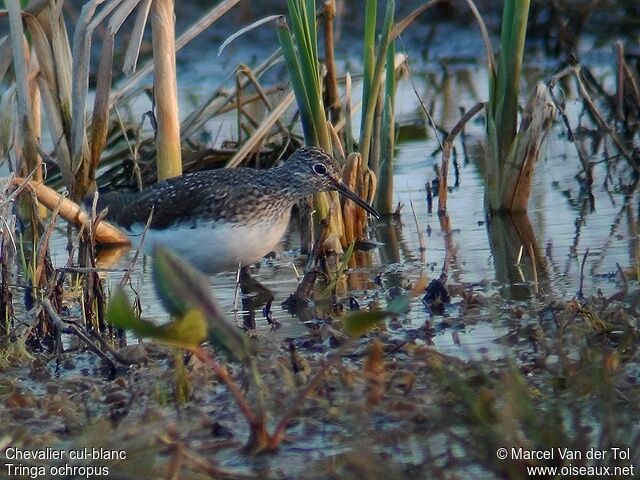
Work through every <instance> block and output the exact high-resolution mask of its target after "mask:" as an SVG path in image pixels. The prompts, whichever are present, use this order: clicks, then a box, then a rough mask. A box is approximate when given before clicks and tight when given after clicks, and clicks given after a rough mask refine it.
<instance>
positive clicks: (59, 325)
mask: <svg viewBox="0 0 640 480" xmlns="http://www.w3.org/2000/svg"><path fill="white" fill-rule="evenodd" d="M40 304H41V305H42V306H43V307H44V309H45V310H46V311H47V314H49V318H50V319H51V322H52V323H53V324H54V326H55V327H56V329H57V330H58V331H60V332H69V333H73V334H74V335H76V336H77V337H78V338H80V340H82V341H83V342H84V343H86V345H87V346H88V347H89V350H91V351H92V352H93V353H95V354H96V355H98V356H99V357H100V358H102V359H103V360H104V361H106V362H107V363H109V366H110V367H111V368H115V364H114V363H113V360H112V359H111V358H110V357H109V355H107V354H106V353H104V352H103V351H102V350H100V348H99V347H98V346H97V345H96V344H95V343H93V342H92V341H91V339H90V338H89V337H87V335H86V334H85V333H84V332H83V331H82V330H80V329H79V328H78V327H77V326H76V325H74V324H72V323H65V322H63V321H62V319H61V318H60V316H59V315H58V312H56V310H55V309H54V308H53V305H51V302H50V301H49V299H48V298H43V299H42V300H41V301H40ZM114 358H115V357H114ZM115 359H116V360H117V361H119V360H118V359H117V358H115ZM125 365H127V366H129V365H131V363H125Z"/></svg>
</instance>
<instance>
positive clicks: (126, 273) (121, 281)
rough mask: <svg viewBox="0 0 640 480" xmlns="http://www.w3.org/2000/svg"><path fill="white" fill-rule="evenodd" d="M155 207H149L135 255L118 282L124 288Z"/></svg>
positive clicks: (140, 249) (138, 254)
mask: <svg viewBox="0 0 640 480" xmlns="http://www.w3.org/2000/svg"><path fill="white" fill-rule="evenodd" d="M154 208H155V207H153V206H152V207H151V211H150V212H149V217H147V223H146V224H145V226H144V230H143V231H142V235H140V243H139V244H138V248H136V253H134V254H133V258H132V259H131V262H129V268H127V270H126V271H125V274H124V275H123V276H122V279H121V280H120V286H121V287H124V286H125V285H126V284H127V282H128V281H129V279H130V278H131V272H132V271H133V267H134V266H135V264H136V262H137V261H138V257H139V256H140V252H141V251H142V246H143V245H144V239H145V237H146V236H147V232H148V231H149V227H150V226H151V220H152V219H153V211H154Z"/></svg>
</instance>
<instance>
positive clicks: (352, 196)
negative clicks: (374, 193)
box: [333, 180, 380, 218]
mask: <svg viewBox="0 0 640 480" xmlns="http://www.w3.org/2000/svg"><path fill="white" fill-rule="evenodd" d="M333 185H334V187H335V188H336V190H337V191H338V192H340V193H341V194H342V195H344V196H345V197H347V198H348V199H349V200H353V201H354V202H355V203H356V204H358V205H360V206H361V207H362V208H364V209H365V210H366V211H367V212H369V213H370V214H371V215H373V216H374V217H376V218H380V214H379V213H378V211H377V210H376V209H375V208H373V207H372V206H371V205H369V204H368V203H367V202H365V201H364V200H363V199H362V198H360V197H359V196H358V194H357V193H355V192H353V191H352V190H349V188H347V186H346V185H345V184H344V183H342V181H340V180H335V181H334V182H333Z"/></svg>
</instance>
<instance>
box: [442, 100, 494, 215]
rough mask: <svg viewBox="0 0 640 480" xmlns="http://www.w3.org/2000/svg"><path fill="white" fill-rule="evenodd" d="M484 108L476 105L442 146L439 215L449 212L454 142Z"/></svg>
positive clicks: (464, 116)
mask: <svg viewBox="0 0 640 480" xmlns="http://www.w3.org/2000/svg"><path fill="white" fill-rule="evenodd" d="M484 108H485V104H484V103H477V104H476V105H474V106H473V108H472V109H471V110H469V111H468V112H467V113H465V114H464V115H463V116H462V118H461V119H460V120H459V121H458V123H456V124H455V126H454V127H453V129H452V130H451V132H450V133H449V135H447V138H446V139H445V141H444V143H443V144H442V166H441V168H440V178H439V181H440V184H439V189H438V215H443V214H444V213H446V211H447V193H448V186H447V177H448V174H449V159H450V158H451V152H452V150H453V142H454V140H455V139H456V137H457V136H458V135H459V134H460V133H461V132H462V130H463V129H464V127H465V125H466V124H467V123H468V122H469V121H470V120H471V119H472V118H473V117H475V116H476V115H477V114H478V113H479V112H480V111H481V110H483V109H484Z"/></svg>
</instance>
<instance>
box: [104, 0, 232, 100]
mask: <svg viewBox="0 0 640 480" xmlns="http://www.w3.org/2000/svg"><path fill="white" fill-rule="evenodd" d="M154 3H155V2H154ZM238 3H240V0H224V1H222V2H221V3H219V4H218V5H216V6H215V7H213V8H212V9H211V10H210V11H209V13H207V14H206V15H204V16H203V17H202V18H201V19H200V20H198V21H197V22H196V23H194V24H193V25H192V26H191V27H189V28H188V29H187V31H186V32H184V33H183V34H182V35H180V37H179V38H178V39H177V40H176V42H175V50H176V52H177V51H179V50H181V49H182V48H184V46H185V45H187V44H188V43H189V42H190V41H191V40H193V39H194V38H195V37H197V36H198V35H200V33H202V32H203V31H205V30H206V29H207V28H208V27H209V26H211V24H212V23H214V22H215V21H217V20H218V19H219V18H220V17H222V16H223V15H224V14H225V13H227V12H228V11H229V10H231V9H232V8H233V7H234V6H235V5H237V4H238ZM153 69H154V64H153V62H151V61H149V62H147V63H146V64H145V65H144V66H142V67H141V68H139V69H138V71H137V72H136V73H135V74H134V75H133V76H132V77H130V78H129V79H128V80H127V81H126V82H125V83H124V84H123V85H122V86H121V87H120V88H119V89H118V90H117V91H116V92H114V93H113V95H112V96H111V105H116V104H118V103H120V102H122V101H124V100H126V99H127V98H128V97H129V95H130V94H131V93H132V90H133V87H134V86H136V85H137V84H138V83H139V82H141V81H142V80H144V78H145V77H146V76H147V75H149V74H150V73H151V72H152V71H153Z"/></svg>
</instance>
